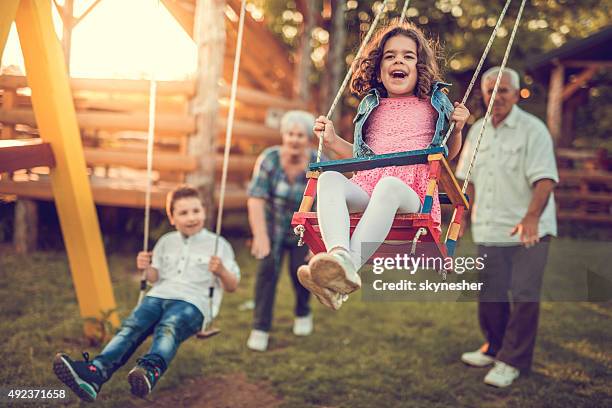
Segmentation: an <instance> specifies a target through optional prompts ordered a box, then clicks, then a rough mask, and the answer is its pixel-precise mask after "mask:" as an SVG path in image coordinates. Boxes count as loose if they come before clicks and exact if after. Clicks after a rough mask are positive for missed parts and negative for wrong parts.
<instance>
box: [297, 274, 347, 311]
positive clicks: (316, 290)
mask: <svg viewBox="0 0 612 408" xmlns="http://www.w3.org/2000/svg"><path fill="white" fill-rule="evenodd" d="M297 276H298V280H299V281H300V283H301V284H302V286H304V287H305V288H306V289H308V290H309V291H310V293H312V294H313V295H315V297H316V298H317V299H318V300H319V302H320V303H321V304H322V305H324V306H327V307H329V308H330V309H333V310H338V309H340V307H342V302H343V296H342V295H341V294H340V293H337V292H333V291H331V290H329V289H327V288H322V287H321V286H319V285H317V284H316V283H315V282H314V281H313V280H312V276H311V275H310V267H309V266H308V265H302V266H300V267H299V268H298V270H297Z"/></svg>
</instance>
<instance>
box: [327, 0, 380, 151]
mask: <svg viewBox="0 0 612 408" xmlns="http://www.w3.org/2000/svg"><path fill="white" fill-rule="evenodd" d="M388 1H389V0H384V2H383V4H382V6H381V7H380V9H379V10H378V13H376V17H375V18H374V21H373V22H372V25H371V26H370V29H369V30H368V33H367V34H366V36H365V37H364V39H363V41H362V42H361V45H360V46H359V50H358V51H357V55H355V59H354V61H356V60H358V59H359V58H360V57H361V53H362V52H363V49H364V48H365V46H366V44H367V43H368V42H369V41H370V37H372V34H373V33H374V29H375V28H376V26H377V25H378V20H380V16H381V15H382V13H383V11H384V10H385V8H386V7H387V2H388ZM352 73H353V64H351V65H350V66H349V69H348V72H347V73H346V75H345V76H344V80H343V81H342V85H340V88H339V89H338V92H337V93H336V96H335V98H334V101H333V102H332V104H331V107H330V108H329V111H328V112H327V115H326V118H327V119H328V120H329V119H331V116H332V114H333V113H334V109H336V105H337V104H338V102H339V101H340V97H341V96H342V93H343V92H344V88H346V85H347V84H348V81H349V79H350V78H351V75H352ZM324 133H325V130H323V132H321V135H320V136H319V148H318V150H317V163H319V162H320V161H321V153H322V152H323V135H324Z"/></svg>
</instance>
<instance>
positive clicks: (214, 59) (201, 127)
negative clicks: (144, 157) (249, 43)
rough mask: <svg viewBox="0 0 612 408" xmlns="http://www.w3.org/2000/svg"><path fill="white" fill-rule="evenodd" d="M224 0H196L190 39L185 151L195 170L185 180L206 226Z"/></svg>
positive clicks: (210, 209)
mask: <svg viewBox="0 0 612 408" xmlns="http://www.w3.org/2000/svg"><path fill="white" fill-rule="evenodd" d="M224 10H225V0H197V2H196V9H195V20H194V36H193V37H194V39H195V41H196V44H197V45H198V74H197V79H196V94H195V98H194V100H193V104H192V108H193V112H192V113H193V114H194V115H195V120H196V134H195V135H193V136H192V137H191V140H190V148H189V152H190V154H191V155H193V156H196V157H197V160H198V170H197V171H196V172H194V173H192V174H191V175H190V176H189V177H188V182H189V183H190V184H191V185H193V186H194V187H195V188H197V189H198V190H199V191H200V194H201V195H202V199H203V200H204V205H205V208H206V215H207V220H208V225H209V226H210V225H211V221H212V220H213V216H212V214H213V209H214V207H215V202H214V182H215V175H214V169H215V152H216V136H217V130H218V129H217V125H218V123H217V116H218V111H219V102H218V101H219V79H221V77H222V75H223V54H224V51H225V14H224Z"/></svg>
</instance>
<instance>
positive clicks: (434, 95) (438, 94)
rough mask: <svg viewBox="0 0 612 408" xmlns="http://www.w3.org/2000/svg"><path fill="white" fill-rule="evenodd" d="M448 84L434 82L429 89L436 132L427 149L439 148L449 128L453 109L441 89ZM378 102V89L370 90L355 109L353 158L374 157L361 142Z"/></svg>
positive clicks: (368, 148)
mask: <svg viewBox="0 0 612 408" xmlns="http://www.w3.org/2000/svg"><path fill="white" fill-rule="evenodd" d="M449 86H450V84H446V83H444V82H435V83H434V84H433V86H432V88H431V106H433V107H434V109H435V110H436V111H437V112H438V120H436V131H435V132H434V136H433V139H432V140H431V143H430V145H429V147H436V146H440V144H441V143H442V140H443V139H444V136H445V135H446V132H447V131H448V128H449V126H450V117H451V114H452V113H453V110H454V109H455V108H454V106H453V104H452V103H451V101H450V100H449V99H448V96H446V94H445V93H444V92H442V89H444V88H447V87H449ZM379 102H380V93H379V92H378V89H372V90H370V92H368V94H367V95H366V96H365V97H364V98H363V99H362V100H361V102H360V103H359V107H358V108H357V115H355V119H353V123H354V124H355V133H354V138H353V157H366V156H374V155H375V153H374V152H373V151H372V149H371V148H370V146H368V145H367V144H366V143H365V141H364V140H363V127H364V125H365V123H366V121H367V120H368V117H369V116H370V113H372V111H373V110H374V108H376V107H377V106H378V104H379ZM444 148H445V154H448V148H447V147H446V146H445V147H444Z"/></svg>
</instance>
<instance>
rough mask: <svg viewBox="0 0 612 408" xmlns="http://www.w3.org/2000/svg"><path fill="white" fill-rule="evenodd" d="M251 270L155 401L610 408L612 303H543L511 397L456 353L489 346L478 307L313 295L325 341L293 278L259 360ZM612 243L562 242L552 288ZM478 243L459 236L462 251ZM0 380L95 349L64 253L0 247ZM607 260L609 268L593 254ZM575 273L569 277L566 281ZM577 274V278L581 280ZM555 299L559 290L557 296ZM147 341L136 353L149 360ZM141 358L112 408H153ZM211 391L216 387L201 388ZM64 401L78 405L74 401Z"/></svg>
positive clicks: (128, 302)
mask: <svg viewBox="0 0 612 408" xmlns="http://www.w3.org/2000/svg"><path fill="white" fill-rule="evenodd" d="M235 248H236V250H237V253H238V257H239V262H240V264H241V266H242V270H243V280H242V282H241V287H240V288H239V290H238V291H237V292H236V293H235V294H227V295H226V296H225V299H224V305H223V308H222V312H221V316H220V318H219V320H218V321H217V324H218V325H219V326H220V327H221V328H222V329H223V333H222V334H221V335H219V336H217V337H214V338H212V339H210V340H206V341H199V340H196V339H190V340H188V341H187V342H186V343H185V344H184V345H183V346H182V347H181V349H180V350H179V353H178V355H177V357H176V359H175V360H174V362H173V363H172V365H171V368H170V370H169V371H168V373H167V374H166V375H165V376H164V378H163V379H162V381H161V382H160V384H159V386H158V388H157V389H156V391H155V393H154V394H153V397H152V398H153V399H155V395H162V394H167V393H169V392H172V390H175V389H176V388H177V387H179V386H180V384H181V383H182V382H184V380H186V379H191V378H197V377H202V376H204V377H212V376H218V375H222V374H232V373H239V372H243V373H246V375H247V376H248V378H249V380H250V381H253V382H259V381H265V382H267V383H268V384H270V386H271V388H272V390H273V391H274V392H275V393H276V394H278V395H279V396H280V397H281V398H283V401H284V402H283V405H282V406H284V407H316V406H320V407H322V406H326V407H330V406H333V407H572V408H577V407H604V406H611V405H612V382H611V381H610V374H611V369H612V354H611V353H610V344H612V332H611V330H610V328H611V325H610V318H611V317H612V305H611V304H610V302H607V303H586V302H582V303H579V302H547V303H544V304H543V305H542V312H541V317H540V331H539V337H538V343H537V348H536V358H535V364H534V368H533V372H532V373H531V374H530V375H529V376H525V377H522V378H520V379H519V380H518V381H517V383H516V384H515V386H513V387H512V388H510V389H508V390H496V389H493V388H490V387H487V386H485V385H484V384H483V383H482V378H483V376H484V375H485V374H486V369H485V370H483V369H468V368H466V367H465V366H463V365H462V364H461V363H460V362H459V360H458V358H459V356H460V354H461V353H462V352H463V351H466V350H472V349H475V348H476V347H478V346H479V345H480V344H481V342H482V337H481V334H480V332H479V328H478V324H477V320H476V305H475V304H474V303H472V302H459V303H434V302H421V303H418V302H363V301H361V300H360V299H359V296H353V297H352V298H351V299H350V300H349V302H348V303H347V304H346V305H345V306H344V307H343V308H342V309H341V310H340V311H338V312H335V313H334V312H331V311H328V310H326V309H324V308H323V307H322V306H320V305H319V304H318V303H317V302H316V301H315V302H314V303H313V304H314V313H315V334H314V335H313V336H311V337H308V338H296V337H294V336H293V335H292V334H291V325H292V321H293V316H292V310H293V293H292V289H291V285H290V282H289V279H288V276H287V274H286V273H285V274H284V276H283V278H282V279H281V282H280V285H279V292H278V296H277V302H276V309H275V310H276V314H275V321H274V324H275V325H274V329H273V332H272V340H271V350H270V351H269V352H267V353H263V354H262V353H253V352H250V351H248V350H247V349H246V347H245V341H246V337H247V336H248V332H249V329H250V323H251V317H252V312H251V311H240V310H239V305H241V304H242V303H243V302H245V301H246V300H249V299H251V297H252V288H253V283H254V277H253V275H254V271H255V262H253V261H252V260H251V258H250V256H249V255H248V253H247V251H246V250H245V249H244V247H243V246H242V245H239V243H235ZM608 248H609V244H608V243H602V242H592V241H591V242H589V241H573V240H569V239H560V240H557V241H555V242H554V244H553V247H552V248H551V256H550V262H549V267H548V270H547V278H546V283H545V293H549V294H550V293H553V292H555V291H556V290H557V289H558V288H562V289H563V290H571V289H572V288H575V287H576V285H578V283H577V282H578V281H581V279H582V281H584V279H583V278H575V277H576V276H578V277H580V276H582V277H584V274H581V273H578V272H580V271H582V270H584V268H585V265H591V268H593V269H592V270H593V271H594V272H597V273H600V274H601V273H603V272H602V271H604V270H605V269H600V268H602V267H603V265H605V264H604V263H601V265H598V264H597V262H600V261H601V260H603V255H604V254H605V253H606V251H607V250H608ZM472 250H473V246H472V245H470V243H469V242H468V241H467V240H465V239H464V240H463V242H462V247H461V251H462V252H470V251H472ZM0 255H1V260H0V305H1V306H0V310H1V311H2V323H1V330H0V344H1V345H2V347H1V351H0V353H1V361H2V370H0V385H2V386H8V385H10V386H14V387H15V386H44V387H60V386H61V385H62V384H61V383H59V381H57V380H56V378H55V377H54V375H53V372H52V370H51V359H52V357H53V355H54V354H55V353H56V352H57V351H60V350H61V351H66V352H68V353H70V354H71V355H74V356H78V355H79V354H80V352H81V350H85V349H88V350H89V352H90V353H91V354H92V355H95V354H96V353H97V352H99V351H100V350H101V348H100V347H97V348H95V347H94V348H92V347H89V346H88V345H87V344H86V343H85V341H84V340H83V338H82V320H81V319H80V318H79V313H78V307H77V304H76V299H75V295H74V289H73V287H72V282H71V278H70V272H69V269H68V265H67V260H66V257H65V255H64V254H63V253H55V252H39V253H35V254H32V255H29V256H27V257H21V256H15V255H12V254H10V253H9V251H8V250H7V249H6V248H5V249H4V250H3V251H0ZM597 259H599V261H598V260H597ZM109 263H110V268H111V271H112V272H111V273H112V280H113V285H114V289H115V297H116V300H117V304H118V311H119V314H120V316H121V317H126V316H127V315H128V313H129V311H130V309H131V307H133V305H134V304H135V302H136V299H137V294H138V288H137V286H138V285H137V282H136V280H135V279H134V274H135V271H134V270H133V268H132V265H133V264H134V260H133V257H132V256H111V257H110V259H109ZM560 271H565V272H568V273H560ZM572 271H574V272H576V273H574V274H573V275H572V274H571V272H572ZM555 293H556V292H555ZM148 344H149V342H147V343H145V345H143V346H142V347H141V349H140V350H139V351H138V352H137V353H136V355H139V353H140V354H141V353H143V352H144V351H145V347H147V346H148ZM134 361H135V357H134V358H132V359H131V360H130V361H129V362H128V364H127V366H126V367H124V368H123V369H122V370H120V371H118V372H117V374H116V375H115V377H113V379H112V380H111V381H110V382H109V383H107V384H105V385H104V388H103V390H102V393H101V395H100V397H99V400H98V404H97V405H99V406H103V407H106V406H108V407H119V406H143V405H144V403H143V402H142V401H139V400H136V399H134V398H132V397H131V396H130V395H129V391H128V386H127V384H126V381H125V378H126V375H127V371H128V370H129V368H130V367H131V366H132V365H133V364H134ZM202 392H206V390H204V389H203V390H202ZM71 401H72V402H70V403H68V404H67V405H68V406H76V405H78V402H77V400H76V398H73V399H72V400H71Z"/></svg>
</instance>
